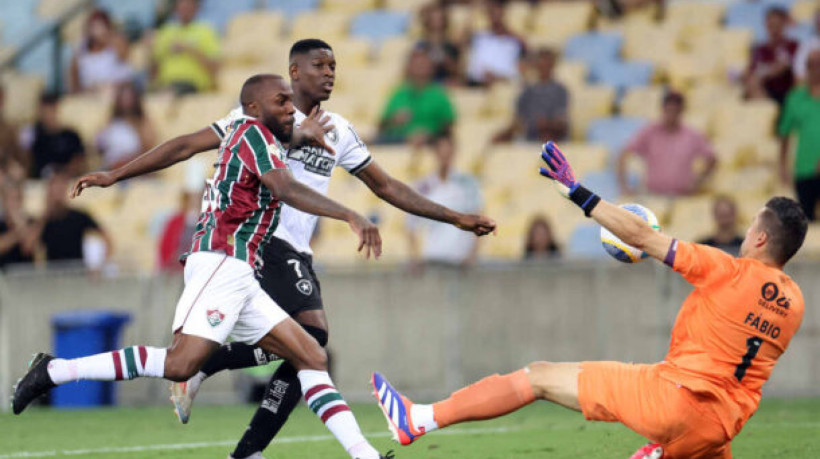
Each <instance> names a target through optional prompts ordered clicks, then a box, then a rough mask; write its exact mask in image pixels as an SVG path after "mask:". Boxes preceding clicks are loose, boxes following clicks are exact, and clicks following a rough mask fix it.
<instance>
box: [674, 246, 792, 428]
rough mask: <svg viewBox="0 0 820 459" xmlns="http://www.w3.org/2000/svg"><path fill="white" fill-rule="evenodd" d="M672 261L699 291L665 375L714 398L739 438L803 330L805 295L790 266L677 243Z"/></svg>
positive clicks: (684, 309) (683, 313)
mask: <svg viewBox="0 0 820 459" xmlns="http://www.w3.org/2000/svg"><path fill="white" fill-rule="evenodd" d="M666 263H667V264H669V265H671V266H672V267H673V268H674V269H675V271H677V272H679V273H680V274H681V275H683V277H684V278H685V279H686V280H687V281H688V282H689V283H691V284H692V285H693V286H694V287H695V290H694V291H693V292H692V293H691V294H689V296H688V297H687V298H686V300H685V301H684V302H683V305H682V306H681V309H680V312H679V313H678V317H677V319H676V320H675V326H674V328H673V329H672V339H671V342H670V344H669V352H668V354H667V355H666V359H665V363H664V364H662V368H663V370H662V372H661V375H662V377H664V378H666V379H668V380H670V381H672V382H674V383H676V384H679V385H681V386H683V387H686V388H687V389H689V390H691V391H692V392H695V393H697V394H703V395H705V396H706V397H707V398H712V397H714V399H715V402H716V405H715V414H717V416H718V417H719V418H720V420H721V423H722V424H723V426H724V428H725V429H726V433H727V434H728V435H729V437H730V438H731V437H734V436H735V435H736V434H737V433H738V432H740V429H741V427H743V424H744V423H745V422H746V421H747V420H748V419H749V417H751V416H752V414H754V412H755V410H757V406H758V403H759V402H760V394H761V388H762V387H763V384H765V383H766V381H767V380H768V379H769V376H770V375H771V374H772V370H773V369H774V366H775V363H777V359H778V358H779V357H780V356H781V355H782V354H783V352H784V351H785V350H786V347H787V346H788V345H789V341H791V339H792V336H794V334H795V332H797V329H798V328H799V327H800V322H801V321H802V319H803V295H802V293H801V292H800V288H799V287H798V286H797V284H796V283H795V282H794V281H793V280H792V279H791V278H790V277H789V276H787V275H786V274H785V273H784V272H783V271H780V270H778V269H775V268H771V267H769V266H766V265H765V264H763V263H762V262H760V261H757V260H753V259H749V258H734V257H732V256H731V255H729V254H727V253H725V252H723V251H722V250H719V249H716V248H713V247H708V246H704V245H700V244H693V243H690V242H682V241H673V243H672V246H671V247H670V250H669V255H668V256H667V259H666Z"/></svg>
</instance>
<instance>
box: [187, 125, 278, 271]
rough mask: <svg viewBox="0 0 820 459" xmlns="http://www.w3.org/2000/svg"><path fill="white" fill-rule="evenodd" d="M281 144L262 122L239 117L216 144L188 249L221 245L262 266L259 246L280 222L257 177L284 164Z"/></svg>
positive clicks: (275, 201)
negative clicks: (211, 173) (212, 168)
mask: <svg viewBox="0 0 820 459" xmlns="http://www.w3.org/2000/svg"><path fill="white" fill-rule="evenodd" d="M283 154H284V149H283V147H282V144H280V143H279V141H278V140H277V139H276V138H275V137H274V136H273V134H272V133H271V132H270V130H268V128H266V127H265V126H264V125H262V123H260V122H259V121H257V120H256V119H255V118H251V117H247V116H246V117H241V118H238V119H237V120H235V121H234V122H233V124H232V126H231V130H230V134H229V135H228V136H227V137H226V138H225V139H223V141H222V144H221V145H220V147H219V157H218V159H217V163H216V171H215V172H214V176H213V183H211V184H210V185H209V186H208V187H207V188H206V190H205V204H204V209H203V212H202V215H200V217H199V221H198V222H197V225H196V229H195V232H194V237H193V244H192V246H191V252H201V251H221V252H225V253H226V254H227V255H229V256H232V257H235V258H238V259H240V260H243V261H246V262H248V263H250V264H251V266H253V267H254V268H259V267H261V264H262V258H261V257H260V256H259V253H257V252H260V251H259V248H260V246H262V245H264V244H265V243H267V242H268V241H269V240H270V238H271V237H272V236H273V232H274V230H276V226H277V225H278V224H279V212H280V210H281V206H280V204H279V200H278V199H276V198H275V197H274V196H273V195H272V194H271V192H270V190H268V188H267V187H265V186H264V185H263V184H262V180H261V177H262V175H264V174H265V173H267V172H269V171H272V170H274V169H286V168H287V166H286V165H285V163H284V162H283V161H282V157H283Z"/></svg>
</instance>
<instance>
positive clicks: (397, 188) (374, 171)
mask: <svg viewBox="0 0 820 459" xmlns="http://www.w3.org/2000/svg"><path fill="white" fill-rule="evenodd" d="M356 177H358V178H359V180H361V181H362V182H364V184H365V185H367V187H368V188H370V189H371V190H372V191H373V193H375V194H376V196H378V197H379V198H381V199H383V200H385V201H387V202H389V203H390V204H392V205H393V206H395V207H398V208H399V209H401V210H403V211H405V212H407V213H410V214H413V215H418V216H419V217H424V218H429V219H431V220H436V221H440V222H444V223H449V224H451V225H453V226H455V227H457V228H459V229H461V230H464V231H470V232H472V233H474V234H475V235H477V236H484V235H486V234H489V233H492V232H495V221H493V220H492V219H490V218H487V217H484V216H481V215H469V214H462V213H460V212H456V211H454V210H451V209H448V208H447V207H444V206H442V205H439V204H436V203H434V202H433V201H431V200H429V199H427V198H425V197H424V196H422V195H420V194H419V193H417V192H416V191H415V190H414V189H412V188H410V187H409V186H407V184H405V183H403V182H401V181H399V180H396V179H395V178H393V177H391V176H390V174H388V173H387V171H385V170H384V169H382V168H381V166H379V165H378V164H376V162H375V161H373V162H372V163H370V164H369V165H368V166H367V167H365V168H364V169H363V170H362V171H361V172H359V173H358V174H357V175H356Z"/></svg>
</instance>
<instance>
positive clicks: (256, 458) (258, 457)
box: [228, 451, 265, 459]
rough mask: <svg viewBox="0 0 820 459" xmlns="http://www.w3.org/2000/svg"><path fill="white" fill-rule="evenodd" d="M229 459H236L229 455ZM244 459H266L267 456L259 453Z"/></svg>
mask: <svg viewBox="0 0 820 459" xmlns="http://www.w3.org/2000/svg"><path fill="white" fill-rule="evenodd" d="M228 459H235V458H234V457H233V456H231V455H230V454H228ZM242 459H265V456H263V455H262V453H260V452H259V451H257V452H255V453H253V454H251V455H250V456H246V457H243V458H242Z"/></svg>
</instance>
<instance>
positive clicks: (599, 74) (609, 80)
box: [590, 61, 654, 94]
mask: <svg viewBox="0 0 820 459" xmlns="http://www.w3.org/2000/svg"><path fill="white" fill-rule="evenodd" d="M653 72H654V69H653V67H652V64H651V63H649V62H638V61H627V62H621V61H601V62H599V63H597V64H595V65H593V66H592V67H591V68H590V78H591V80H592V82H593V83H597V84H603V85H607V86H613V87H614V88H616V89H617V90H618V92H619V94H623V93H624V92H625V91H626V90H627V89H629V88H632V87H635V86H646V85H648V84H649V83H650V82H651V81H652V74H653Z"/></svg>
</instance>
